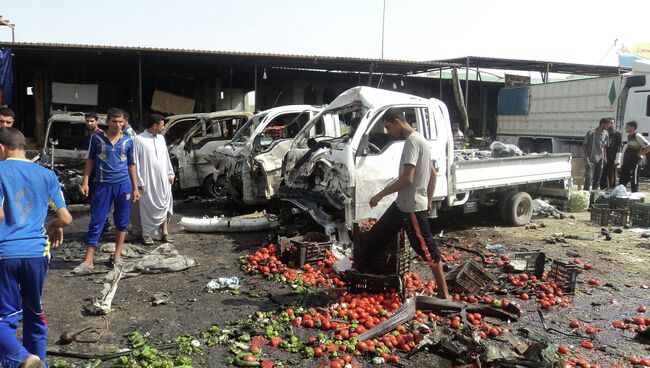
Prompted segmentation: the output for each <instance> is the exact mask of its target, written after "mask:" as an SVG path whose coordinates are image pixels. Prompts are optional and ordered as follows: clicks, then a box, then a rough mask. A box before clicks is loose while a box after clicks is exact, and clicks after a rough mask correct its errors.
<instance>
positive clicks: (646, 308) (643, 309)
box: [636, 305, 648, 313]
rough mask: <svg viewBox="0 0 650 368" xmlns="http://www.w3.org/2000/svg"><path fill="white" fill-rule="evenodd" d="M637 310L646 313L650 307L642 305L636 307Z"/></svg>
mask: <svg viewBox="0 0 650 368" xmlns="http://www.w3.org/2000/svg"><path fill="white" fill-rule="evenodd" d="M636 311H637V312H639V313H645V312H647V311H648V307H646V306H645V305H640V306H639V308H637V309H636Z"/></svg>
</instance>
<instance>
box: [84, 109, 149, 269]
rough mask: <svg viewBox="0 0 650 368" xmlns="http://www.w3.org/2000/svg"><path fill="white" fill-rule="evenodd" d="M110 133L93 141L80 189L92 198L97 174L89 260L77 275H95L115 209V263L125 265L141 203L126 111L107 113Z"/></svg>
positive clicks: (88, 243) (112, 260) (96, 137)
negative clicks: (134, 212) (134, 210)
mask: <svg viewBox="0 0 650 368" xmlns="http://www.w3.org/2000/svg"><path fill="white" fill-rule="evenodd" d="M106 119H107V123H108V130H107V131H105V132H98V133H96V134H94V135H93V136H92V137H91V138H90V146H89V147H88V159H87V160H86V166H85V167H84V177H83V181H82V183H81V188H80V189H79V190H80V192H81V194H82V195H84V196H88V192H89V188H88V184H89V180H90V173H91V172H92V171H93V170H94V178H93V180H94V188H93V191H92V195H91V198H90V224H89V225H88V235H87V237H86V257H85V259H84V261H83V263H81V264H80V265H79V266H77V267H75V269H74V270H72V273H74V274H87V273H90V272H92V271H93V265H94V263H93V258H94V255H95V250H96V248H97V246H98V245H99V238H100V236H101V233H102V228H103V227H104V222H105V221H106V216H108V213H109V211H110V209H111V204H112V205H113V223H114V224H115V231H116V234H115V252H114V253H113V255H111V258H110V259H111V262H112V263H113V264H115V265H119V264H120V263H121V262H122V258H121V256H122V246H124V239H125V237H126V230H127V227H128V226H129V216H130V213H131V201H133V202H136V201H138V200H139V199H140V192H139V191H138V179H137V177H136V171H135V156H134V152H133V149H134V147H133V141H132V140H131V138H129V137H128V136H126V135H124V134H123V133H122V128H123V127H124V124H125V122H126V120H125V119H124V111H122V110H120V109H115V108H113V109H109V110H108V112H107V113H106Z"/></svg>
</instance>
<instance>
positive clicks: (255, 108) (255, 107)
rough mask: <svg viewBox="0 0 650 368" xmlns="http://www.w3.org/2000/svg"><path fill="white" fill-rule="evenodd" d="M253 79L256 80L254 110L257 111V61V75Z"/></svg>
mask: <svg viewBox="0 0 650 368" xmlns="http://www.w3.org/2000/svg"><path fill="white" fill-rule="evenodd" d="M253 79H254V80H255V104H254V107H253V110H254V111H255V112H257V63H255V76H254V78H253Z"/></svg>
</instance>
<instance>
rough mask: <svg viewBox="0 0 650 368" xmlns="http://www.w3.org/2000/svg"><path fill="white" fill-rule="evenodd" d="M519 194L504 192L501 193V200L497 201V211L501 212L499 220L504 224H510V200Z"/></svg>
mask: <svg viewBox="0 0 650 368" xmlns="http://www.w3.org/2000/svg"><path fill="white" fill-rule="evenodd" d="M516 193H517V192H515V191H514V190H506V191H504V192H501V193H499V198H498V199H497V211H498V212H499V219H501V221H503V222H506V223H507V222H508V217H507V215H506V214H507V213H508V200H509V199H510V197H512V196H513V195H515V194H516Z"/></svg>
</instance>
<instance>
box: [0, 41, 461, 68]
mask: <svg viewBox="0 0 650 368" xmlns="http://www.w3.org/2000/svg"><path fill="white" fill-rule="evenodd" d="M0 47H12V48H14V49H16V50H19V49H35V50H38V49H42V50H80V51H81V50H83V51H115V52H120V51H125V52H139V53H142V54H147V53H150V54H160V53H166V54H189V55H204V56H219V57H223V58H225V59H239V60H241V59H248V60H249V61H251V62H261V63H271V62H276V63H278V64H280V65H283V64H285V63H289V64H291V65H293V66H301V67H305V68H309V67H311V68H313V69H323V67H325V68H326V69H329V70H336V66H337V65H338V66H341V67H344V68H343V70H349V69H350V68H349V67H350V66H355V69H360V67H361V66H362V65H366V68H367V67H368V66H369V65H370V64H373V67H374V68H375V72H377V73H381V72H384V71H385V72H397V73H407V72H409V71H411V72H412V73H419V72H423V71H427V70H432V69H438V68H450V67H454V66H460V65H454V64H451V63H446V62H443V63H441V62H437V61H427V60H425V61H412V60H392V59H372V58H358V57H341V56H322V55H300V54H277V53H257V52H245V51H220V50H200V49H173V48H155V47H136V46H107V45H80V44H61V43H31V42H15V43H11V42H0Z"/></svg>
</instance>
